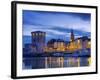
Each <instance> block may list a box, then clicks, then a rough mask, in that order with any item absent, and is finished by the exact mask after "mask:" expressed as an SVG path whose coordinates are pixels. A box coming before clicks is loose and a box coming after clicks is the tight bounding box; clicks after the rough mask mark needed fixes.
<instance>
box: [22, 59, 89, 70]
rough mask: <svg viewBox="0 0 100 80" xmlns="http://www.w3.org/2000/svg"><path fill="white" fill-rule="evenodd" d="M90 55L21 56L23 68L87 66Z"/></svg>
mask: <svg viewBox="0 0 100 80" xmlns="http://www.w3.org/2000/svg"><path fill="white" fill-rule="evenodd" d="M89 65H90V57H32V58H23V69H41V68H61V67H80V66H89Z"/></svg>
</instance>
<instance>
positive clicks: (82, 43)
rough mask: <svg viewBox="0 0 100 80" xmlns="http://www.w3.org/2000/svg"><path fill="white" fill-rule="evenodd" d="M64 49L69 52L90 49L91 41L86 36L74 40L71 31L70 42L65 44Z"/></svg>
mask: <svg viewBox="0 0 100 80" xmlns="http://www.w3.org/2000/svg"><path fill="white" fill-rule="evenodd" d="M66 48H67V49H66V50H67V51H69V52H74V51H77V50H81V49H86V48H91V41H90V39H89V38H88V37H87V36H83V37H80V38H77V39H74V33H73V30H71V38H70V42H69V43H68V44H67V46H66Z"/></svg>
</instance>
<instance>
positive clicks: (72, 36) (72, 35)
mask: <svg viewBox="0 0 100 80" xmlns="http://www.w3.org/2000/svg"><path fill="white" fill-rule="evenodd" d="M70 40H71V41H74V33H73V30H71V38H70Z"/></svg>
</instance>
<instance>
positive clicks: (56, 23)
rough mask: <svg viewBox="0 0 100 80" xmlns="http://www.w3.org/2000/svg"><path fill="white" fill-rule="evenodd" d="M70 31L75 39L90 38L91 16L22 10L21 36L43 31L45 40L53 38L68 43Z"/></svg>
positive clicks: (86, 14)
mask: <svg viewBox="0 0 100 80" xmlns="http://www.w3.org/2000/svg"><path fill="white" fill-rule="evenodd" d="M72 29H73V31H74V35H75V38H78V37H82V36H88V37H90V34H91V33H90V32H91V15H90V14H88V13H70V12H46V11H31V10H23V36H31V32H32V31H44V32H46V40H49V39H51V38H55V39H64V40H66V41H69V39H70V32H71V30H72Z"/></svg>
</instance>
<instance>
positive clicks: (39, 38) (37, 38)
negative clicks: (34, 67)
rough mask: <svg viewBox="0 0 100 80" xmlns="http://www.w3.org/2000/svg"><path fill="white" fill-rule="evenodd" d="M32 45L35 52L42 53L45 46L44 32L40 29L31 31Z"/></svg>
mask: <svg viewBox="0 0 100 80" xmlns="http://www.w3.org/2000/svg"><path fill="white" fill-rule="evenodd" d="M31 35H32V45H33V46H34V48H35V50H36V53H43V52H44V47H45V36H46V33H45V32H42V31H34V32H31Z"/></svg>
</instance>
